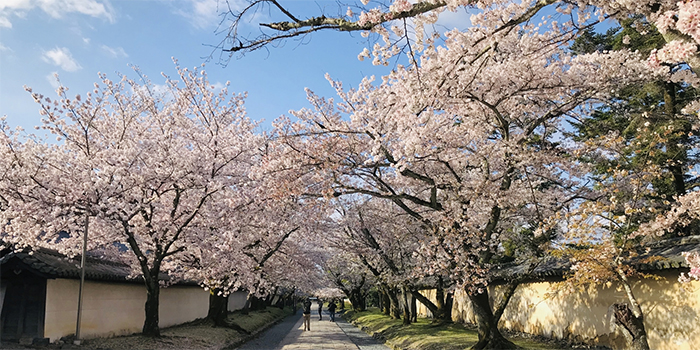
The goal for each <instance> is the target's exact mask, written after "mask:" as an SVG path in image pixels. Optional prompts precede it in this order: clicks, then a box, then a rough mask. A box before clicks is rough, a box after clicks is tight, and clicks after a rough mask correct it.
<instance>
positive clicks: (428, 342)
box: [343, 308, 553, 350]
mask: <svg viewBox="0 0 700 350" xmlns="http://www.w3.org/2000/svg"><path fill="white" fill-rule="evenodd" d="M343 317H345V319H346V320H347V321H348V322H352V323H353V324H354V325H356V326H358V327H360V329H362V330H363V331H365V332H366V333H368V334H370V335H372V337H374V338H377V339H381V340H382V341H384V342H385V343H386V345H387V346H389V347H391V348H393V349H395V350H405V349H411V350H464V349H468V348H470V347H471V346H472V345H474V344H476V342H477V340H478V334H477V332H476V331H475V330H471V329H468V328H466V327H465V326H464V325H463V324H460V323H447V324H433V323H432V320H430V319H424V318H420V319H418V322H415V323H412V324H411V325H408V326H404V325H403V323H402V320H400V319H392V318H391V317H389V316H386V315H384V314H383V313H381V311H380V310H379V309H377V308H370V309H368V310H367V311H363V312H354V311H347V312H346V313H345V314H344V315H343ZM510 340H511V341H512V342H514V343H515V344H517V345H518V346H520V347H522V348H523V349H530V350H536V349H550V350H551V349H553V348H552V343H550V342H538V341H535V340H532V339H522V338H510Z"/></svg>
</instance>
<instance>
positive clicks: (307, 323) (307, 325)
mask: <svg viewBox="0 0 700 350" xmlns="http://www.w3.org/2000/svg"><path fill="white" fill-rule="evenodd" d="M303 309H304V315H303V317H304V330H305V331H310V330H311V299H309V298H306V300H305V301H304V308H303Z"/></svg>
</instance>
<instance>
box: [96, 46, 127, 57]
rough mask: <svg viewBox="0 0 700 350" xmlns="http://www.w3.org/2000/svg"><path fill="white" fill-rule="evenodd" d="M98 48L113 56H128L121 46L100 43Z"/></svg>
mask: <svg viewBox="0 0 700 350" xmlns="http://www.w3.org/2000/svg"><path fill="white" fill-rule="evenodd" d="M100 48H101V49H102V51H104V52H105V53H106V54H107V55H109V56H112V57H114V58H119V57H129V55H128V54H127V53H126V51H124V49H123V48H122V47H109V46H107V45H102V46H101V47H100Z"/></svg>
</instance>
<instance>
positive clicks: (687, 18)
mask: <svg viewBox="0 0 700 350" xmlns="http://www.w3.org/2000/svg"><path fill="white" fill-rule="evenodd" d="M676 28H677V29H678V30H679V31H680V32H682V33H685V34H688V35H690V36H691V37H693V39H695V41H698V42H700V2H698V1H692V0H691V1H686V2H683V1H680V2H678V22H677V23H676Z"/></svg>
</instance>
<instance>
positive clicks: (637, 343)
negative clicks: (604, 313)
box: [613, 304, 649, 350]
mask: <svg viewBox="0 0 700 350" xmlns="http://www.w3.org/2000/svg"><path fill="white" fill-rule="evenodd" d="M613 310H614V313H615V321H617V323H618V324H619V325H621V326H622V327H623V328H625V330H626V331H627V333H629V335H631V336H632V344H631V345H632V346H631V347H630V350H649V342H648V341H647V331H646V328H644V317H643V316H641V317H635V316H634V313H633V312H632V310H631V309H630V307H629V305H627V304H613Z"/></svg>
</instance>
